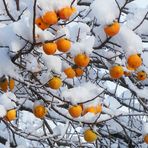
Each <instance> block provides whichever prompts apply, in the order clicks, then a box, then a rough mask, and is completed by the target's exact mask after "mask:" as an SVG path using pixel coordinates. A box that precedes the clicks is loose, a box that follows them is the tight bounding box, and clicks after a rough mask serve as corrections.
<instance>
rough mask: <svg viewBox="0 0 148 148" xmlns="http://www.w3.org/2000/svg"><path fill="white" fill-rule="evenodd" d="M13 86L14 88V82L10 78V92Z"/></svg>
mask: <svg viewBox="0 0 148 148" xmlns="http://www.w3.org/2000/svg"><path fill="white" fill-rule="evenodd" d="M14 86H15V81H14V80H13V79H11V78H10V80H9V89H10V90H11V91H12V90H13V89H14Z"/></svg>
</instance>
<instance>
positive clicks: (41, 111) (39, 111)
mask: <svg viewBox="0 0 148 148" xmlns="http://www.w3.org/2000/svg"><path fill="white" fill-rule="evenodd" d="M33 113H34V115H35V116H36V117H37V118H40V119H42V118H44V117H45V115H46V114H47V109H46V108H45V107H44V106H43V105H37V106H35V107H34V109H33Z"/></svg>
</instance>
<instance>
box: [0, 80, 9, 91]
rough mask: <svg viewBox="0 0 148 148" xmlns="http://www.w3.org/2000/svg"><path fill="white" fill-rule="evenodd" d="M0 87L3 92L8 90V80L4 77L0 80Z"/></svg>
mask: <svg viewBox="0 0 148 148" xmlns="http://www.w3.org/2000/svg"><path fill="white" fill-rule="evenodd" d="M0 88H1V90H2V91H4V92H6V91H7V90H8V80H7V79H6V78H4V79H3V80H2V81H0Z"/></svg>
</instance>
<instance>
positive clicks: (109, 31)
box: [104, 21, 120, 37]
mask: <svg viewBox="0 0 148 148" xmlns="http://www.w3.org/2000/svg"><path fill="white" fill-rule="evenodd" d="M119 30H120V24H119V23H118V22H117V21H116V22H113V23H112V24H110V25H107V26H105V28H104V32H105V33H106V35H108V36H110V37H112V36H114V35H116V34H117V33H118V32H119Z"/></svg>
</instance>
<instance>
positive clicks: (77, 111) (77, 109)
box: [68, 104, 102, 118]
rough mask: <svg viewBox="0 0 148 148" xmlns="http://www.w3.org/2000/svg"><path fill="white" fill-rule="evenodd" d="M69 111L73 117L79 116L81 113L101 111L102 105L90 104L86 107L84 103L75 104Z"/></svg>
mask: <svg viewBox="0 0 148 148" xmlns="http://www.w3.org/2000/svg"><path fill="white" fill-rule="evenodd" d="M68 111H69V114H70V115H71V116H72V117H73V118H78V117H80V116H81V115H82V116H84V115H85V114H87V113H93V114H97V113H101V112H102V105H101V104H98V105H97V106H89V107H86V108H84V107H83V104H80V105H74V106H71V107H69V109H68Z"/></svg>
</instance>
